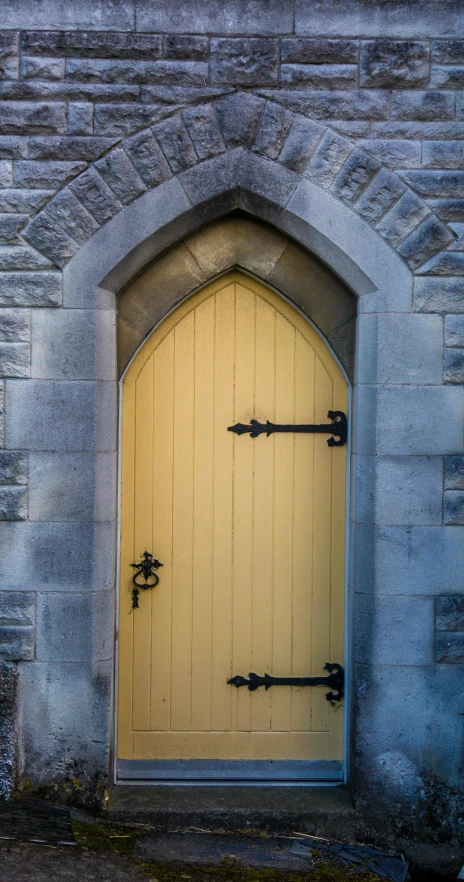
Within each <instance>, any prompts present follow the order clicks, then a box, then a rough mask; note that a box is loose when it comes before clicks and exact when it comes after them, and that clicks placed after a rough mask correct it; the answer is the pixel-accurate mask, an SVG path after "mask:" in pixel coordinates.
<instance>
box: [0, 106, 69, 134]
mask: <svg viewBox="0 0 464 882" xmlns="http://www.w3.org/2000/svg"><path fill="white" fill-rule="evenodd" d="M65 131H66V105H65V104H63V103H59V102H58V101H55V102H54V103H50V104H47V103H46V102H37V103H27V102H25V101H3V102H2V134H3V135H33V134H35V133H37V134H44V135H46V134H49V135H53V134H55V133H57V134H58V133H60V132H65Z"/></svg>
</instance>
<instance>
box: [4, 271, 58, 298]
mask: <svg viewBox="0 0 464 882" xmlns="http://www.w3.org/2000/svg"><path fill="white" fill-rule="evenodd" d="M61 300H62V292H61V273H49V272H45V273H21V272H18V273H1V274H0V304H1V305H2V306H59V305H60V304H61Z"/></svg>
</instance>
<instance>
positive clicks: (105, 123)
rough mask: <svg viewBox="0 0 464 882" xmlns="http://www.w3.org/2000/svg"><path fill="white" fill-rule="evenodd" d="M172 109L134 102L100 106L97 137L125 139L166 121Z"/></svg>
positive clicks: (97, 116) (96, 109) (98, 106)
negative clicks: (147, 127) (162, 120)
mask: <svg viewBox="0 0 464 882" xmlns="http://www.w3.org/2000/svg"><path fill="white" fill-rule="evenodd" d="M92 88H95V87H94V86H92ZM106 88H111V87H110V86H107V87H106ZM137 88H138V87H137ZM174 107H175V105H174ZM172 109H173V108H172V107H170V108H169V109H168V108H166V107H165V106H164V105H160V104H137V103H135V102H134V101H131V102H127V103H125V104H119V103H115V104H99V105H96V106H95V109H94V130H95V133H96V134H97V135H106V136H108V137H110V136H111V137H115V138H120V137H121V136H122V137H125V136H126V135H132V134H133V133H134V132H137V131H138V130H139V129H143V128H144V127H145V126H151V125H153V123H156V122H158V120H160V119H164V117H165V116H166V115H167V113H168V112H169V111H172Z"/></svg>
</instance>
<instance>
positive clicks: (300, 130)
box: [279, 116, 324, 172]
mask: <svg viewBox="0 0 464 882" xmlns="http://www.w3.org/2000/svg"><path fill="white" fill-rule="evenodd" d="M323 133H324V129H323V128H322V126H320V125H319V124H318V123H316V122H313V121H312V120H309V119H306V118H305V117H304V116H295V119H294V120H293V123H292V126H291V129H290V131H289V133H288V135H287V138H286V139H285V143H284V146H283V147H282V150H281V152H280V155H279V161H280V162H282V163H283V164H284V165H286V166H287V167H288V168H291V169H292V170H293V171H296V172H302V171H304V170H305V168H306V167H307V165H308V163H309V160H310V159H311V157H312V155H313V153H314V150H315V149H316V147H317V145H318V143H319V141H320V140H321V137H322V135H323Z"/></svg>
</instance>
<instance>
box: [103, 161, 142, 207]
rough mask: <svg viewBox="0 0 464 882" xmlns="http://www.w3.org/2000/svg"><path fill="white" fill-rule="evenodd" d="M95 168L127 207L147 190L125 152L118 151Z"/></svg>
mask: <svg viewBox="0 0 464 882" xmlns="http://www.w3.org/2000/svg"><path fill="white" fill-rule="evenodd" d="M95 168H96V169H97V171H98V172H99V173H100V174H101V176H102V178H103V180H104V181H106V183H107V184H108V186H109V187H110V188H111V190H112V191H113V193H114V194H115V196H117V198H118V199H119V200H120V202H122V203H123V204H124V205H126V204H127V203H128V202H132V201H133V199H135V198H136V197H137V196H140V194H141V193H144V192H145V190H146V187H145V184H144V183H143V181H142V179H141V177H140V176H139V175H138V173H137V171H136V170H135V168H134V166H133V165H132V163H131V161H130V159H129V158H128V156H126V154H125V153H124V150H121V149H116V150H112V151H111V153H108V154H107V155H106V156H104V157H103V159H99V160H98V162H97V163H96V164H95Z"/></svg>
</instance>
